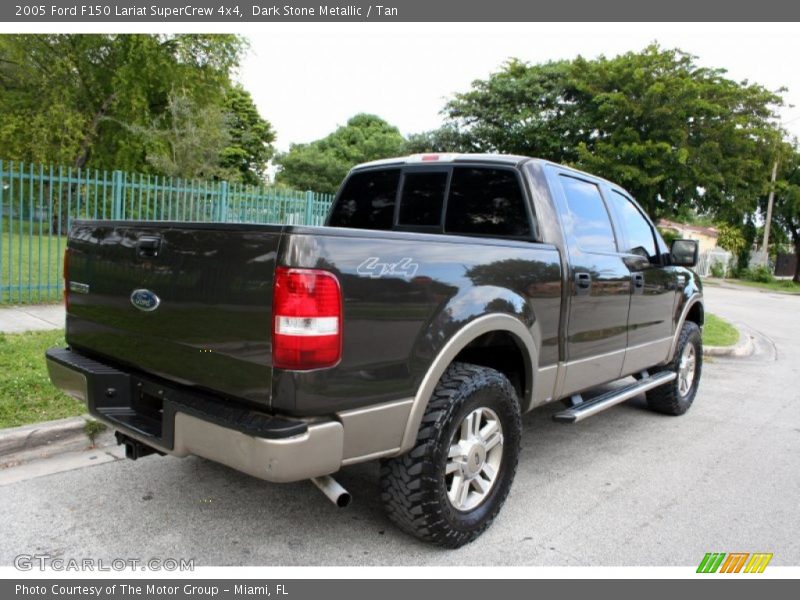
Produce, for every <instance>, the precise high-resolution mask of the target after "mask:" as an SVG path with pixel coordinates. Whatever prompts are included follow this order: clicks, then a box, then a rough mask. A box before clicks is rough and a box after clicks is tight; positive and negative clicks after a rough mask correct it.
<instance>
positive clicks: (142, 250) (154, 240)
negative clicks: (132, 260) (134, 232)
mask: <svg viewBox="0 0 800 600" xmlns="http://www.w3.org/2000/svg"><path fill="white" fill-rule="evenodd" d="M159 250H161V238H160V237H156V236H142V237H140V238H139V240H138V241H137V242H136V254H137V255H138V256H139V258H155V257H156V256H158V252H159Z"/></svg>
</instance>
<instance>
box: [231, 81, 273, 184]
mask: <svg viewBox="0 0 800 600" xmlns="http://www.w3.org/2000/svg"><path fill="white" fill-rule="evenodd" d="M224 108H225V111H226V112H227V113H228V121H227V125H228V130H229V134H230V141H229V144H228V146H227V147H226V148H225V149H224V150H223V151H222V153H221V166H223V167H225V168H227V169H229V170H233V171H236V172H237V173H238V179H240V180H241V181H242V182H244V183H247V184H251V185H255V184H258V183H260V182H261V181H263V179H264V172H265V171H266V169H267V163H268V162H269V160H270V159H271V158H272V156H273V154H274V147H273V145H272V144H273V142H274V141H275V131H274V130H273V129H272V125H270V123H269V122H268V121H266V120H265V119H263V118H262V117H261V115H260V114H259V112H258V109H257V108H256V105H255V103H254V102H253V98H252V96H251V95H250V93H249V92H248V91H246V90H245V89H244V88H242V87H241V86H234V87H232V88H230V89H229V90H228V91H227V93H226V94H225V104H224Z"/></svg>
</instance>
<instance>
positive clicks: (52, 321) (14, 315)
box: [0, 304, 64, 333]
mask: <svg viewBox="0 0 800 600" xmlns="http://www.w3.org/2000/svg"><path fill="white" fill-rule="evenodd" d="M63 328H64V305H63V304H29V305H23V306H1V307H0V333H22V332H23V331H46V330H48V329H63Z"/></svg>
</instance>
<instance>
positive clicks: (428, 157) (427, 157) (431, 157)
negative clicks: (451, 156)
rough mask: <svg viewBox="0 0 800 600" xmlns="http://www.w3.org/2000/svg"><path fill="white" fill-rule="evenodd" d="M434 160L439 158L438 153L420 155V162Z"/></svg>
mask: <svg viewBox="0 0 800 600" xmlns="http://www.w3.org/2000/svg"><path fill="white" fill-rule="evenodd" d="M434 160H439V155H438V154H423V155H422V162H430V161H434Z"/></svg>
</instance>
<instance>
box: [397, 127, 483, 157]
mask: <svg viewBox="0 0 800 600" xmlns="http://www.w3.org/2000/svg"><path fill="white" fill-rule="evenodd" d="M476 150H477V149H476V148H475V147H474V146H473V144H472V138H471V137H470V136H468V135H464V134H462V133H461V132H460V131H459V130H458V129H457V128H456V127H454V126H452V125H444V126H443V127H440V128H439V129H434V130H432V131H424V132H422V133H412V134H411V135H410V136H408V139H407V140H406V145H405V149H404V151H403V154H424V153H425V152H475V151H476Z"/></svg>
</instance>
